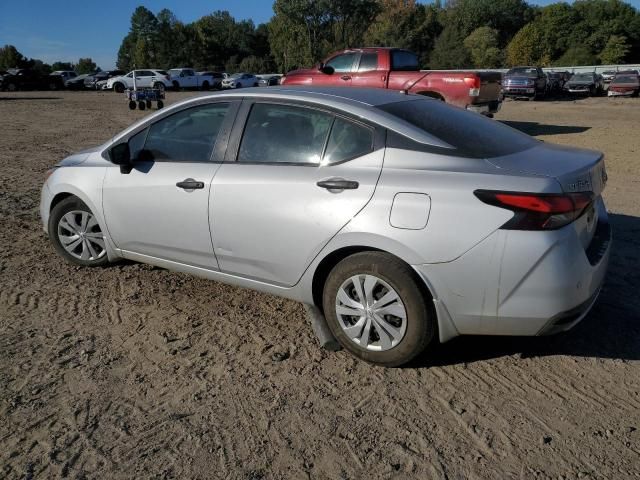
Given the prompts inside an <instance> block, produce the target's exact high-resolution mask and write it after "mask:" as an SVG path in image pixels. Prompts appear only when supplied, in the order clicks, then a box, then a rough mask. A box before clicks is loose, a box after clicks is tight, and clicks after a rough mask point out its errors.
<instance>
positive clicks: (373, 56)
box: [351, 52, 387, 88]
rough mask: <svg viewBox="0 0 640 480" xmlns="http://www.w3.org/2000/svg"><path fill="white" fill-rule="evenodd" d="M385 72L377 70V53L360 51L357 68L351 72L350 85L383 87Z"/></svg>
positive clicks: (385, 80) (385, 77)
mask: <svg viewBox="0 0 640 480" xmlns="http://www.w3.org/2000/svg"><path fill="white" fill-rule="evenodd" d="M386 83H387V72H386V71H382V70H378V53H377V52H362V54H361V55H360V59H359V61H358V62H357V68H356V69H355V70H354V71H353V72H352V74H351V86H353V87H368V88H385V86H386Z"/></svg>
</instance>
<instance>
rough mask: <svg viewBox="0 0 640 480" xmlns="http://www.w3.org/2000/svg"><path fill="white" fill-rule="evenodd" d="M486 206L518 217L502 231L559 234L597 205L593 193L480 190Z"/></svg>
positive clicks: (477, 192)
mask: <svg viewBox="0 0 640 480" xmlns="http://www.w3.org/2000/svg"><path fill="white" fill-rule="evenodd" d="M474 193H475V195H476V197H478V198H479V199H480V200H482V201H483V202H484V203H488V204H489V205H493V206H496V207H500V208H506V209H507V210H511V211H513V212H514V213H515V215H514V216H513V218H511V219H510V220H509V221H508V222H507V223H505V224H504V225H503V226H502V228H503V229H507V230H555V229H557V228H561V227H564V226H565V225H568V224H569V223H571V222H573V221H574V220H576V219H577V218H578V217H580V215H582V213H583V212H584V211H585V210H586V209H587V207H588V206H589V205H591V202H592V201H593V194H592V193H591V192H579V193H566V194H561V195H557V194H547V193H520V192H496V191H490V190H476V191H475V192H474Z"/></svg>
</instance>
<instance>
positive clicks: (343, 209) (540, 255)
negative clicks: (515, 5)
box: [40, 87, 611, 366]
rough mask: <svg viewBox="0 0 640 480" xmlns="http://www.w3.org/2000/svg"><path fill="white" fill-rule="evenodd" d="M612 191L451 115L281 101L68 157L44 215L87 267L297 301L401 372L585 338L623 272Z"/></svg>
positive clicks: (157, 125) (249, 98) (368, 104)
mask: <svg viewBox="0 0 640 480" xmlns="http://www.w3.org/2000/svg"><path fill="white" fill-rule="evenodd" d="M605 183H606V173H605V167H604V160H603V156H602V154H600V153H598V152H594V151H589V150H582V149H576V148H569V147H564V146H556V145H551V144H548V143H542V142H540V141H537V140H535V139H533V138H531V137H529V136H527V135H525V134H523V133H520V132H518V131H516V130H514V129H512V128H510V127H508V126H505V125H503V124H501V123H499V122H495V121H493V120H489V119H486V118H484V117H482V116H481V115H477V114H474V113H470V112H466V111H464V110H461V109H458V108H455V107H451V106H449V105H446V104H445V103H444V102H439V101H436V100H433V99H429V98H425V97H421V96H417V95H406V94H403V93H397V92H392V91H382V90H378V89H375V90H370V89H356V88H304V87H287V88H280V87H272V88H269V89H259V90H258V89H256V90H250V91H233V92H221V93H215V94H211V95H207V96H201V97H197V98H192V99H189V100H186V101H183V102H180V103H178V104H175V105H173V106H172V107H171V108H167V109H164V110H162V111H159V112H157V113H155V114H153V115H150V116H149V117H147V118H145V119H143V120H142V121H140V122H138V123H136V124H135V125H133V126H132V127H130V128H128V129H127V130H125V131H124V132H122V133H120V134H118V135H116V136H115V137H114V138H113V139H111V140H109V141H108V142H107V143H105V144H104V145H101V146H99V147H96V148H93V149H90V150H86V151H83V152H80V153H77V154H75V155H72V156H70V157H68V158H66V159H64V160H63V161H62V162H60V163H59V164H58V165H57V167H56V168H54V169H53V170H51V171H50V174H49V176H48V179H47V180H46V182H45V184H44V187H43V189H42V201H41V206H40V208H41V215H42V219H43V222H44V229H45V231H46V232H47V233H48V234H49V236H50V239H51V241H52V243H53V246H54V247H55V249H56V250H57V251H58V253H59V254H60V255H62V256H63V257H64V258H65V259H67V260H68V261H70V262H72V263H75V264H78V265H85V266H98V265H105V264H107V263H108V262H113V261H116V260H118V259H120V258H126V259H131V260H134V261H139V262H144V263H149V264H153V265H157V266H160V267H164V268H167V269H171V270H177V271H181V272H188V273H192V274H194V275H199V276H202V277H206V278H209V279H212V280H216V281H221V282H224V283H229V284H234V285H239V286H243V287H247V288H252V289H255V290H260V291H263V292H268V293H271V294H275V295H280V296H283V297H287V298H291V299H294V300H297V301H300V302H303V303H305V304H308V305H309V306H310V308H312V309H314V311H315V312H317V313H318V314H319V315H323V316H324V317H325V318H326V323H327V324H328V327H329V328H330V330H331V332H332V334H333V335H334V336H335V337H336V339H337V340H338V341H339V342H340V343H341V344H342V346H344V347H345V348H346V349H348V350H349V351H350V352H352V353H353V354H355V355H356V356H357V357H359V358H362V359H364V360H366V361H369V362H372V363H376V364H380V365H386V366H396V365H400V364H403V363H405V362H407V361H409V360H411V359H412V358H413V357H415V356H416V355H418V354H419V353H420V352H422V351H423V350H424V349H425V348H427V346H428V345H430V344H431V343H432V342H434V341H440V342H445V341H447V340H449V339H451V338H453V337H456V336H458V335H467V334H469V335H485V334H492V335H542V334H549V333H554V332H558V331H563V330H567V329H569V328H571V327H572V326H573V325H575V324H576V323H577V322H579V321H580V320H581V319H582V318H583V317H584V316H585V315H586V313H587V312H588V311H589V309H590V308H591V306H592V305H593V303H594V302H595V301H596V297H597V295H598V293H599V291H600V287H601V285H602V283H603V280H604V276H605V271H606V269H607V263H608V260H609V249H610V242H611V232H610V227H609V223H608V217H607V211H606V209H605V206H604V203H603V200H602V196H601V194H602V191H603V189H604V187H605ZM283 328H284V326H283Z"/></svg>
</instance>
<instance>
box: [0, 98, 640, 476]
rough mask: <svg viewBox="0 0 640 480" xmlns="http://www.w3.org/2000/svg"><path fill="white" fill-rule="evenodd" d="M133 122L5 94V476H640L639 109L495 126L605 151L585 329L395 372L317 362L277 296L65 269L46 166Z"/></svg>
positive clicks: (0, 151) (492, 344)
mask: <svg viewBox="0 0 640 480" xmlns="http://www.w3.org/2000/svg"><path fill="white" fill-rule="evenodd" d="M187 95H188V94H178V93H169V94H168V96H169V103H171V102H172V101H176V100H178V99H181V98H184V97H185V96H187ZM143 115H144V113H142V112H138V111H135V112H131V111H129V110H128V109H127V106H126V103H125V101H124V99H123V98H122V97H121V96H120V95H116V94H111V93H95V92H86V93H85V92H79V93H76V92H65V93H58V92H54V93H44V92H32V93H15V94H7V93H0V124H1V126H2V127H1V128H0V478H10V479H13V478H29V479H30V478H43V479H49V478H100V479H103V478H109V479H116V478H194V479H195V478H199V479H204V478H233V479H235V478H238V479H253V480H257V479H283V478H291V479H306V478H309V479H325V478H331V479H333V478H337V479H342V478H344V479H347V478H348V479H358V478H398V479H405V478H415V479H422V480H424V479H451V480H453V479H510V478H513V479H530V478H535V479H547V478H550V479H554V480H556V479H577V478H590V479H592V478H593V479H627V478H640V362H639V360H640V291H639V289H640V255H639V253H640V141H639V140H638V138H639V135H638V132H639V131H640V130H639V129H640V100H638V99H626V100H623V99H616V100H613V99H608V98H596V99H587V100H581V101H575V102H573V101H556V102H551V101H547V102H514V101H509V102H506V103H505V105H504V108H503V110H502V111H501V112H500V114H499V115H498V116H497V119H499V120H502V121H507V122H509V123H510V124H511V125H513V126H515V127H516V128H519V129H522V130H524V131H526V132H527V133H530V134H532V135H535V136H537V137H538V138H540V139H544V140H545V141H549V142H557V143H563V144H568V145H578V146H584V147H590V148H596V149H599V150H602V151H604V152H605V154H606V158H607V160H606V161H607V169H608V173H609V184H608V187H607V190H606V192H605V197H606V198H605V199H606V202H607V204H608V207H609V209H610V210H611V212H612V222H613V226H614V234H615V244H614V247H613V256H612V261H611V267H610V272H609V275H608V279H607V283H606V286H605V288H604V290H603V292H602V295H601V297H600V300H599V301H598V303H597V305H596V307H595V308H594V310H593V311H592V312H591V313H590V314H589V316H588V317H587V318H586V319H585V320H584V321H583V322H582V323H581V324H580V325H579V326H578V327H576V328H575V329H574V330H573V331H571V332H569V333H567V334H563V335H560V336H556V337H544V338H529V339H521V338H493V337H475V338H459V339H456V340H454V341H452V342H450V343H447V344H445V345H441V346H438V347H436V348H435V349H434V351H432V352H431V353H430V354H428V355H425V356H424V357H423V358H421V359H419V360H418V361H417V362H415V363H414V364H413V365H411V366H409V367H407V368H401V369H383V368H375V367H372V366H369V365H367V364H365V363H362V362H359V361H357V360H355V359H354V358H352V357H350V356H349V355H348V354H347V353H346V352H344V351H343V352H338V353H331V352H326V351H322V350H320V349H319V348H318V346H317V343H316V339H315V337H314V336H313V333H312V330H311V327H310V326H309V325H308V324H307V323H306V320H305V316H304V311H303V307H302V306H301V305H300V304H297V303H294V302H291V301H287V300H282V299H279V298H276V297H272V296H268V295H263V294H258V293H255V292H252V291H248V290H243V289H238V288H233V287H228V286H225V285H221V284H218V283H215V282H210V281H205V280H201V279H197V278H193V277H190V276H186V275H182V274H176V273H171V272H167V271H164V270H161V269H157V268H152V267H148V266H144V265H137V264H133V263H122V264H117V265H113V266H110V267H108V268H104V269H82V268H76V267H73V266H70V265H68V264H66V263H64V262H63V261H62V260H61V258H60V257H58V256H57V255H56V254H55V253H54V250H53V248H52V247H51V245H50V244H49V242H48V240H47V238H46V236H45V235H44V233H43V232H42V230H41V227H40V219H39V215H38V201H39V195H40V186H41V184H42V182H43V179H44V174H45V171H46V170H47V169H48V167H50V166H51V165H53V164H54V163H56V162H57V161H58V160H60V159H61V158H63V157H64V156H65V155H67V154H69V153H71V152H74V151H77V150H79V149H82V148H85V147H88V146H92V145H95V144H99V143H102V142H104V141H105V140H106V139H108V138H109V137H110V136H111V135H112V134H113V133H115V132H117V131H119V130H121V129H122V128H124V127H126V126H127V125H129V124H130V123H132V122H133V121H134V120H135V119H137V118H140V117H142V116H143ZM132 208H135V207H134V206H132Z"/></svg>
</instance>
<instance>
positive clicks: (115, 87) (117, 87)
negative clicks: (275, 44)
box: [113, 82, 124, 93]
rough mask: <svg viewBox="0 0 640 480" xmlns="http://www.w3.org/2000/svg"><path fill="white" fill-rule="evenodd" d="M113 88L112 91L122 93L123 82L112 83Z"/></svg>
mask: <svg viewBox="0 0 640 480" xmlns="http://www.w3.org/2000/svg"><path fill="white" fill-rule="evenodd" d="M113 90H114V92H116V93H122V92H124V84H123V83H120V82H117V83H114V84H113Z"/></svg>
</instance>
